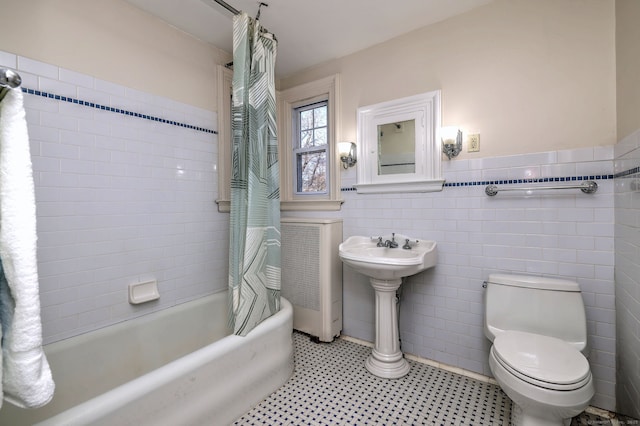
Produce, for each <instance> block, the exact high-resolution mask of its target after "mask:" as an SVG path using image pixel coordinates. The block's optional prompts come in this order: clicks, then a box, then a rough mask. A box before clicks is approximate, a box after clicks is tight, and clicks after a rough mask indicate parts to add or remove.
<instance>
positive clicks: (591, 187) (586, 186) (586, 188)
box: [484, 180, 598, 197]
mask: <svg viewBox="0 0 640 426" xmlns="http://www.w3.org/2000/svg"><path fill="white" fill-rule="evenodd" d="M546 189H579V190H581V191H582V192H584V193H585V194H593V193H595V192H596V191H597V190H598V184H597V183H596V182H595V181H592V180H588V181H584V182H582V183H580V184H577V185H551V186H528V187H523V186H516V187H505V188H499V187H498V186H497V185H487V186H486V187H485V188H484V192H485V194H487V195H488V196H490V197H493V196H494V195H496V194H497V193H498V192H500V191H536V190H546Z"/></svg>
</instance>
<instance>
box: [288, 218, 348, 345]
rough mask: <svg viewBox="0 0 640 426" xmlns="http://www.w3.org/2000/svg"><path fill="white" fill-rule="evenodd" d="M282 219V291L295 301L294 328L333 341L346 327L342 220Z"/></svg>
mask: <svg viewBox="0 0 640 426" xmlns="http://www.w3.org/2000/svg"><path fill="white" fill-rule="evenodd" d="M280 222H281V227H280V233H281V238H280V240H281V244H282V265H281V271H282V290H281V294H282V296H283V297H285V298H286V299H287V300H289V301H290V302H291V303H292V304H293V328H294V329H296V330H300V331H302V332H304V333H308V334H310V335H311V336H312V338H317V339H318V340H320V341H322V342H331V341H332V340H333V338H334V337H336V336H339V335H340V331H341V330H342V261H341V260H340V257H339V256H338V245H340V243H341V242H342V220H341V219H307V218H290V217H287V218H282V219H281V220H280Z"/></svg>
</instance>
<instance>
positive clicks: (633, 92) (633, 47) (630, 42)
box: [616, 0, 640, 140]
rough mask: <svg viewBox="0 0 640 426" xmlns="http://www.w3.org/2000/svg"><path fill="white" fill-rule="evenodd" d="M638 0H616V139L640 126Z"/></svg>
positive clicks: (639, 9)
mask: <svg viewBox="0 0 640 426" xmlns="http://www.w3.org/2000/svg"><path fill="white" fill-rule="evenodd" d="M639 17H640V1H638V0H616V61H617V67H616V72H617V80H618V89H617V106H618V109H617V113H618V140H621V139H624V137H625V136H628V135H629V134H631V133H633V132H634V131H636V130H638V129H640V83H639V80H638V70H639V69H640V49H638V41H639V40H640V26H638V18H639Z"/></svg>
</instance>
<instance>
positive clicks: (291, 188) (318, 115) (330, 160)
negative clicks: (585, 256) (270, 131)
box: [278, 75, 342, 210]
mask: <svg viewBox="0 0 640 426" xmlns="http://www.w3.org/2000/svg"><path fill="white" fill-rule="evenodd" d="M278 95H279V96H278V118H279V121H278V140H279V145H280V182H281V185H280V208H281V210H340V205H341V204H342V200H341V199H339V196H340V179H339V176H340V175H339V174H340V168H339V162H340V160H339V158H338V153H337V149H335V147H336V144H337V141H338V134H337V131H336V129H338V128H339V126H338V123H337V121H338V118H339V116H340V115H339V111H338V108H339V103H338V101H337V99H338V95H339V79H338V75H334V76H331V77H327V78H324V79H321V80H317V81H314V82H311V83H306V84H303V85H300V86H296V87H292V88H289V89H286V90H283V91H282V92H280V93H279V94H278Z"/></svg>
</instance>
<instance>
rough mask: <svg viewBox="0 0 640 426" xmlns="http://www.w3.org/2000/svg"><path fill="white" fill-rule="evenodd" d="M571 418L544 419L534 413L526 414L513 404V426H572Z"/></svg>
mask: <svg viewBox="0 0 640 426" xmlns="http://www.w3.org/2000/svg"><path fill="white" fill-rule="evenodd" d="M570 425H571V417H570V418H568V419H560V418H542V417H540V416H537V415H533V414H532V413H525V412H524V410H523V409H522V407H520V406H519V405H518V404H516V403H515V402H512V403H511V426H570Z"/></svg>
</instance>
